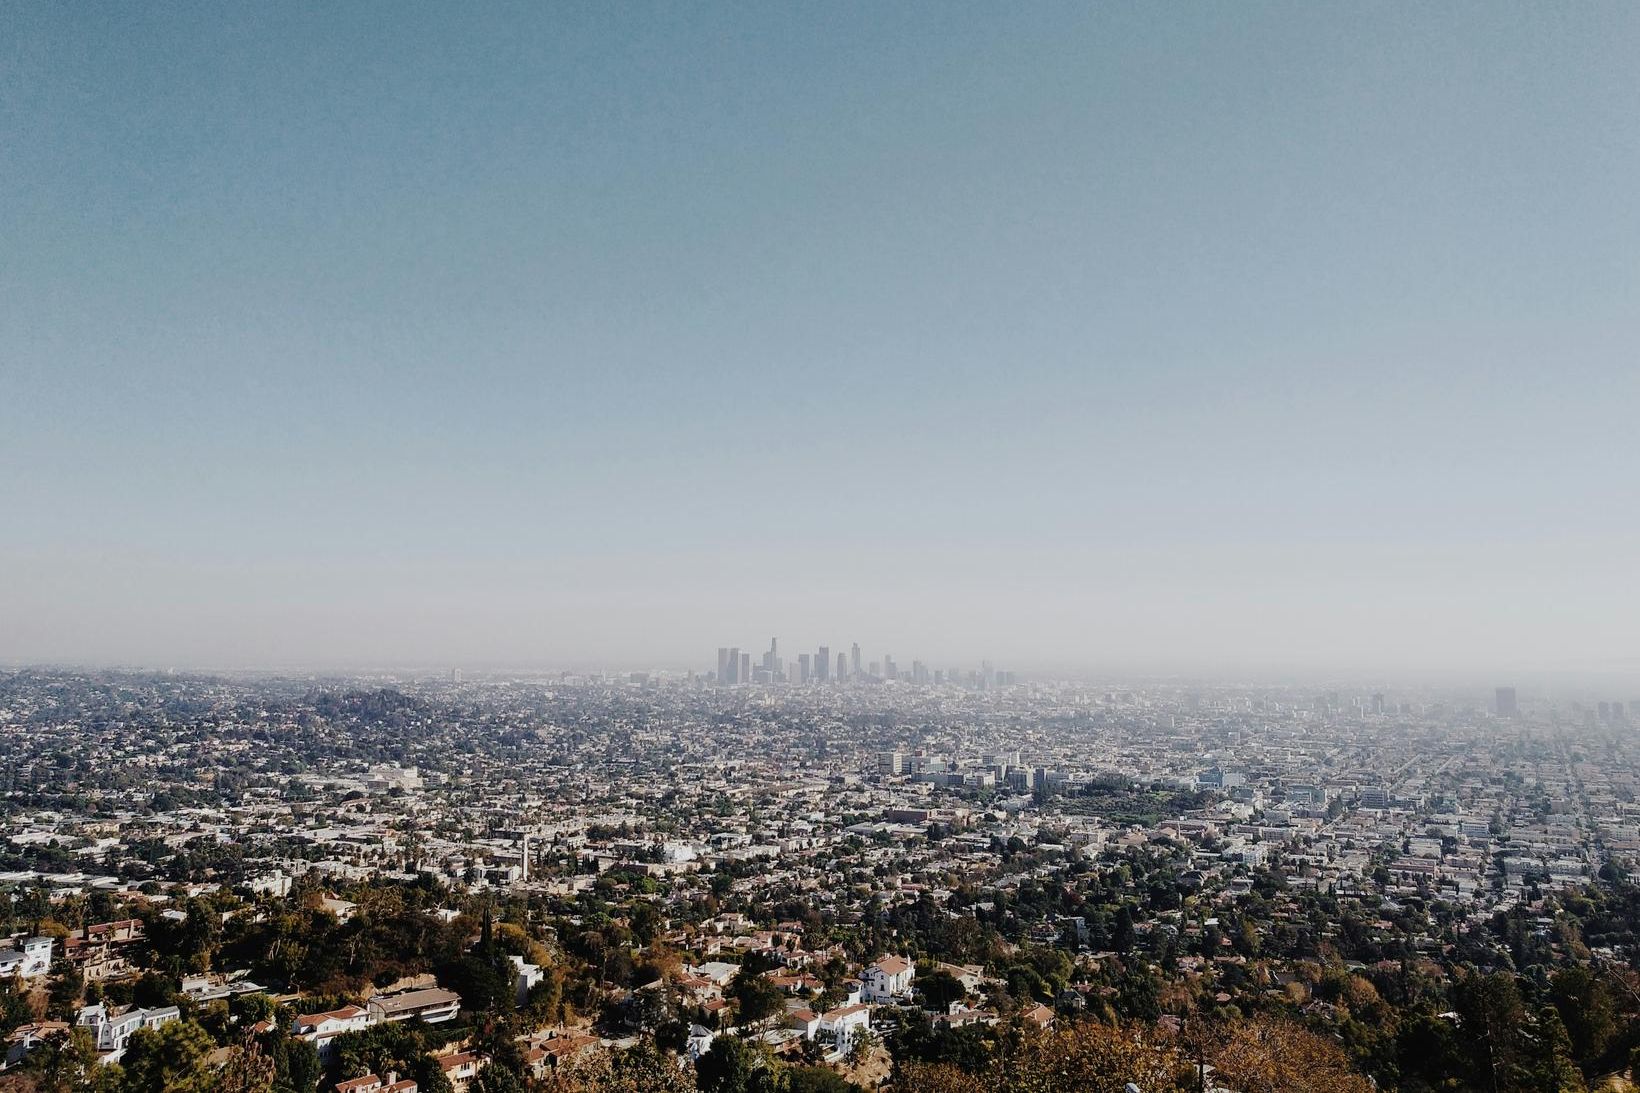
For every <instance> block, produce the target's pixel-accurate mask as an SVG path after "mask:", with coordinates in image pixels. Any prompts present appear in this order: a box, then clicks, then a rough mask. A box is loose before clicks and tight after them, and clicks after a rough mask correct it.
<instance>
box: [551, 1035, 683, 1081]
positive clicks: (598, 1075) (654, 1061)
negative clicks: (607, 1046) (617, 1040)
mask: <svg viewBox="0 0 1640 1093" xmlns="http://www.w3.org/2000/svg"><path fill="white" fill-rule="evenodd" d="M545 1093H696V1087H695V1080H694V1078H693V1077H692V1076H691V1075H690V1074H689V1072H688V1071H687V1070H684V1069H682V1068H680V1067H679V1066H678V1064H677V1061H676V1060H675V1059H671V1058H668V1057H667V1056H666V1055H664V1054H662V1053H661V1052H660V1051H657V1050H656V1049H655V1047H654V1046H653V1045H651V1044H648V1043H642V1044H639V1045H638V1046H637V1047H634V1048H632V1049H630V1050H628V1051H617V1052H611V1053H599V1054H597V1055H594V1056H593V1057H591V1058H590V1059H582V1060H579V1061H577V1062H574V1063H571V1064H569V1065H568V1066H567V1067H565V1068H563V1069H562V1070H560V1071H559V1072H558V1073H556V1074H554V1075H553V1076H552V1077H550V1078H548V1079H547V1080H546V1083H545Z"/></svg>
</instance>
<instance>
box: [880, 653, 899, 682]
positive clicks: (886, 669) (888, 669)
mask: <svg viewBox="0 0 1640 1093" xmlns="http://www.w3.org/2000/svg"><path fill="white" fill-rule="evenodd" d="M883 678H884V679H898V678H900V670H899V669H898V668H896V667H895V666H894V658H893V657H892V656H890V655H889V654H887V653H884V654H883Z"/></svg>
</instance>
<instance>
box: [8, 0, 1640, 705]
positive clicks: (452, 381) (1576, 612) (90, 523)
mask: <svg viewBox="0 0 1640 1093" xmlns="http://www.w3.org/2000/svg"><path fill="white" fill-rule="evenodd" d="M1637 498H1640V5H1635V4H1631V3H1614V4H1592V3H1576V4H1549V3H1540V2H1534V3H1530V4H1507V3H1499V2H1495V0H1488V2H1485V3H1477V4H1457V3H1442V4H1413V3H1407V4H1400V5H1387V4H1360V3H1351V4H1332V3H1328V4H1316V3H1308V2H1305V3H1293V4H1253V3H1234V4H1196V3H1188V4H1187V3H1179V4H1160V3H1158V4H1148V3H1147V4H1105V5H1099V4H1092V3H1078V4H1063V5H1061V4H1051V3H1035V2H1032V3H1023V4H984V5H973V6H969V5H965V4H958V3H954V2H951V0H940V2H938V3H931V4H926V5H917V4H899V3H896V4H882V3H863V4H859V5H848V4H842V3H831V2H828V3H818V4H806V5H801V6H798V5H782V4H771V3H746V4H738V5H732V4H712V5H698V6H697V5H687V4H656V5H653V6H650V5H641V6H640V5H626V4H608V5H606V4H571V3H535V2H531V3H526V4H519V5H516V6H509V5H499V4H476V5H451V4H437V5H435V4H427V5H413V4H408V3H391V4H388V3H383V4H366V3H348V4H315V5H312V6H309V7H306V8H303V7H301V6H298V5H294V4H279V5H241V4H216V3H212V4H200V5H198V6H192V5H181V4H130V5H122V6H115V5H82V4H59V3H50V2H39V3H28V4H18V3H10V2H7V3H0V658H4V659H9V660H13V661H19V660H20V661H51V660H75V661H97V662H121V663H141V664H179V665H189V666H228V665H248V664H280V665H293V664H336V663H350V664H363V663H389V662H400V663H402V662H408V661H414V662H418V663H421V662H427V663H451V664H455V663H464V664H475V663H480V662H496V661H503V662H508V663H528V662H534V663H542V664H556V663H565V662H572V661H573V662H588V661H606V662H620V663H632V664H641V663H645V662H668V663H677V664H687V665H691V666H694V667H697V668H700V669H708V668H711V667H714V666H715V664H714V650H715V648H716V646H718V645H720V644H733V643H739V644H742V645H748V646H750V645H757V644H759V643H761V642H763V641H764V640H766V639H767V637H768V636H769V635H771V634H780V635H782V636H783V637H784V638H785V639H787V643H788V647H790V648H792V649H793V650H794V651H795V647H796V646H797V645H798V644H799V643H801V644H802V645H804V646H808V645H810V644H811V643H813V642H816V641H819V640H828V641H830V643H831V644H832V646H833V648H834V649H835V648H837V647H839V646H843V647H846V645H847V643H848V642H849V641H851V640H858V641H860V642H861V643H862V644H864V645H865V646H866V652H867V655H868V657H869V656H875V655H879V654H880V653H881V652H882V651H883V650H884V649H885V648H886V649H888V650H890V651H892V652H893V653H894V654H895V655H896V656H897V657H898V658H899V659H900V660H901V661H902V663H907V662H909V660H910V659H911V657H913V656H919V655H920V656H925V657H928V658H931V659H934V660H936V661H940V662H946V661H951V660H961V661H963V662H972V661H975V660H977V659H978V658H979V657H981V656H990V657H992V658H993V659H994V660H997V661H999V662H1007V663H1014V664H1017V665H1019V666H1021V667H1025V666H1028V665H1031V664H1042V663H1054V664H1065V665H1069V664H1085V665H1089V666H1113V667H1124V666H1156V667H1167V666H1179V667H1188V668H1200V667H1212V666H1218V667H1221V668H1223V669H1224V670H1227V671H1233V670H1237V669H1239V668H1241V667H1244V666H1260V665H1262V666H1272V665H1273V666H1281V665H1296V666H1309V667H1337V668H1356V669H1366V670H1376V669H1379V668H1383V669H1386V670H1387V669H1396V670H1406V669H1416V668H1440V669H1457V670H1462V671H1473V672H1475V673H1477V674H1479V675H1480V676H1483V677H1486V676H1490V675H1493V674H1500V675H1501V674H1502V673H1506V672H1509V671H1515V670H1524V669H1527V668H1554V667H1565V666H1585V667H1586V666H1602V665H1605V666H1620V665H1628V666H1629V667H1631V668H1633V667H1634V666H1636V665H1637V664H1640V503H1637Z"/></svg>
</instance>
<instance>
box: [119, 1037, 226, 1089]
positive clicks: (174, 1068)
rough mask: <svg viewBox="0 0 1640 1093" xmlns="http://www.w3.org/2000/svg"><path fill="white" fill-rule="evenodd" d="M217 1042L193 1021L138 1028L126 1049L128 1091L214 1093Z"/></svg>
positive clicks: (126, 1082)
mask: <svg viewBox="0 0 1640 1093" xmlns="http://www.w3.org/2000/svg"><path fill="white" fill-rule="evenodd" d="M214 1046H215V1045H214V1044H212V1043H211V1037H210V1035H209V1034H208V1033H206V1031H205V1030H204V1029H202V1028H200V1027H199V1026H198V1025H196V1024H194V1023H193V1022H192V1021H172V1022H170V1023H169V1024H165V1025H161V1026H159V1027H158V1028H145V1029H138V1030H137V1031H136V1032H134V1033H132V1034H131V1039H130V1041H129V1043H128V1044H127V1045H126V1049H125V1086H124V1088H125V1093H211V1091H212V1090H214V1089H216V1088H217V1085H216V1075H215V1074H214V1073H213V1072H212V1070H211V1068H210V1067H209V1065H208V1064H207V1061H206V1060H207V1059H208V1058H209V1056H210V1054H211V1051H212V1049H213V1048H214Z"/></svg>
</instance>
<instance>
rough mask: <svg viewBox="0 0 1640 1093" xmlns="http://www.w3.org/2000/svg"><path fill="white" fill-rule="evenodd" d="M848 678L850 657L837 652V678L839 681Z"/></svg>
mask: <svg viewBox="0 0 1640 1093" xmlns="http://www.w3.org/2000/svg"><path fill="white" fill-rule="evenodd" d="M847 678H848V657H845V656H844V655H843V654H842V653H838V654H837V679H838V682H842V681H843V680H845V679H847Z"/></svg>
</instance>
